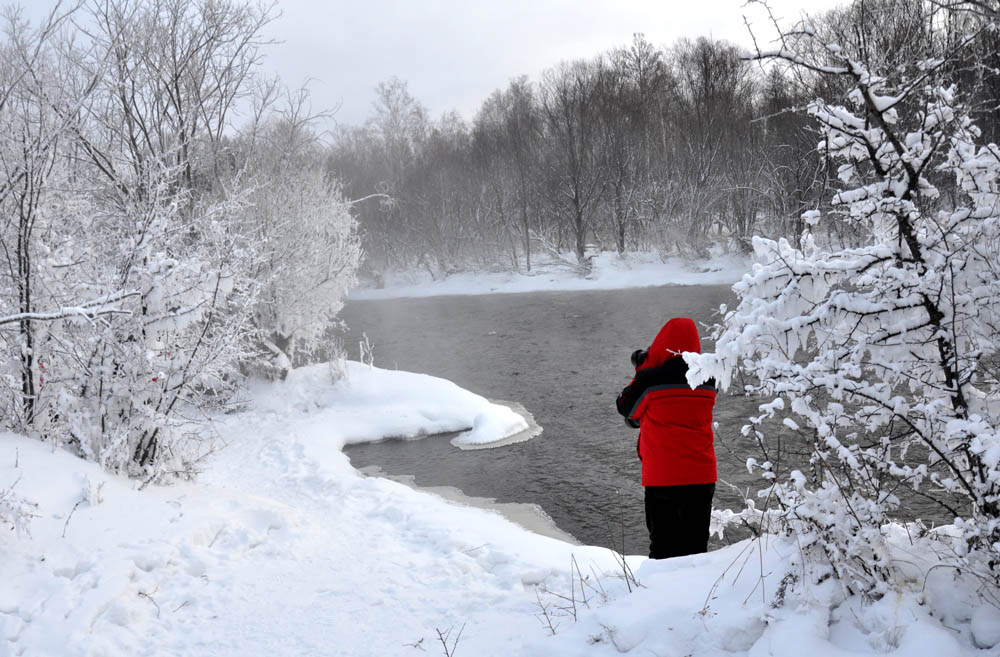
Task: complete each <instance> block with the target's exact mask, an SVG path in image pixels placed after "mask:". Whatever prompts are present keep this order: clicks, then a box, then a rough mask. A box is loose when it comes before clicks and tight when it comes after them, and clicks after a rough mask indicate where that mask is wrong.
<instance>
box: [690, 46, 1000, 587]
mask: <svg viewBox="0 0 1000 657" xmlns="http://www.w3.org/2000/svg"><path fill="white" fill-rule="evenodd" d="M973 38H975V35H974V34H973V35H972V36H969V37H966V38H965V40H964V41H963V42H962V43H959V44H958V48H960V47H961V46H963V45H965V44H967V43H969V42H970V40H971V39H973ZM756 56H757V57H758V58H775V59H778V60H783V61H786V62H790V63H791V64H792V65H794V66H798V67H802V68H804V69H807V70H808V71H812V72H814V73H815V74H818V75H823V76H835V77H837V78H840V79H841V80H846V81H848V82H849V83H850V87H851V89H850V92H849V94H848V95H847V98H846V100H847V102H846V104H845V105H836V104H831V103H828V102H824V101H822V100H816V101H814V102H812V103H811V104H810V105H809V107H808V112H809V114H810V115H811V116H812V117H813V118H814V119H815V120H816V122H817V123H818V125H819V129H820V133H821V142H820V144H819V147H820V150H821V151H822V152H823V153H824V154H825V156H826V157H828V158H831V160H833V161H834V162H837V163H839V177H840V179H841V181H843V183H844V187H843V189H841V190H840V191H838V192H836V194H835V195H834V197H833V199H832V200H833V208H834V210H833V212H831V213H829V214H827V215H821V214H820V213H819V212H816V211H813V212H807V213H806V214H805V215H804V217H803V218H804V220H805V222H806V224H807V225H808V227H807V228H806V230H805V232H804V234H803V236H802V240H801V248H795V247H793V246H792V245H791V244H790V243H788V242H787V241H785V240H778V241H773V240H769V239H764V238H760V237H758V238H755V239H754V241H753V248H754V252H755V255H756V260H757V263H756V264H755V265H754V268H753V271H752V273H750V274H748V275H746V276H745V277H744V278H743V280H742V281H741V282H739V283H738V284H737V285H736V286H735V290H736V292H737V294H738V295H739V298H740V301H739V305H738V306H737V307H736V308H735V309H734V310H729V311H728V312H726V313H725V318H724V321H723V323H722V325H721V326H720V327H719V328H718V330H717V334H716V338H717V346H716V353H714V354H708V355H704V356H701V357H691V359H690V362H691V364H692V370H691V372H692V379H696V378H704V377H707V376H714V377H715V378H716V379H717V380H718V381H719V383H720V384H721V385H722V386H723V387H730V386H731V384H732V382H733V379H734V374H735V373H737V372H738V371H740V370H742V371H743V372H745V373H749V374H751V375H752V377H751V378H752V381H751V383H749V384H747V385H746V388H747V391H749V392H750V393H752V394H757V395H761V396H764V397H765V398H768V399H769V400H771V401H769V402H768V403H766V404H764V405H762V406H761V414H760V415H759V416H758V417H755V418H752V419H751V421H750V424H748V425H747V426H746V427H744V433H745V435H747V437H748V438H750V439H751V440H752V441H754V443H755V444H757V445H759V446H760V449H761V451H762V453H763V459H762V460H761V461H760V462H758V460H757V459H751V460H750V462H748V467H750V468H755V467H756V468H760V469H761V470H762V472H763V474H764V476H765V478H766V481H767V483H768V485H767V487H766V489H765V490H763V491H761V492H760V495H761V498H762V499H763V500H765V501H766V505H767V509H766V514H767V515H768V517H769V518H770V519H771V520H772V521H777V522H779V523H780V525H781V526H782V527H784V528H786V529H790V530H791V531H794V532H795V533H796V534H798V537H799V543H800V544H801V545H802V547H803V549H804V550H805V551H806V552H808V553H809V554H811V555H813V556H814V557H818V558H821V559H822V560H824V561H828V562H829V563H830V564H831V565H832V567H833V569H834V572H835V574H836V575H837V576H838V577H839V578H840V579H841V581H842V582H844V584H845V585H846V586H848V587H849V588H850V589H851V590H854V591H861V592H864V593H866V594H869V595H874V596H878V595H880V594H882V593H884V592H885V591H886V590H888V588H889V587H890V586H891V582H892V580H893V576H894V570H895V566H894V564H893V562H892V560H891V558H890V552H889V550H888V548H887V543H886V538H885V536H884V535H883V533H884V531H885V529H884V525H886V523H887V522H888V521H889V520H890V519H891V518H893V517H894V513H895V512H896V511H897V510H898V509H899V507H900V505H901V504H903V503H905V500H906V499H907V498H916V497H919V498H920V499H922V500H924V501H925V502H927V503H928V504H929V505H930V507H932V508H934V509H936V510H937V513H938V514H939V517H940V516H942V515H943V516H944V517H947V518H949V519H954V524H955V527H956V528H957V529H958V530H959V532H960V533H959V538H960V540H959V541H958V543H948V545H947V547H945V546H943V545H942V553H945V552H947V553H948V554H949V558H950V559H952V560H953V562H954V563H956V564H958V565H961V564H963V563H965V564H967V563H968V562H969V559H970V558H971V557H970V555H979V557H985V558H981V559H977V563H980V564H988V566H981V567H984V568H988V569H992V571H991V572H990V573H989V575H990V577H992V578H993V579H994V580H996V579H997V578H998V577H1000V379H998V374H1000V372H998V370H997V368H996V366H995V363H996V357H997V353H998V347H1000V148H998V146H997V145H996V144H983V143H980V132H979V130H978V129H977V128H976V126H975V125H973V123H972V121H971V120H970V118H969V115H968V113H967V110H966V108H965V107H964V106H963V104H962V96H961V95H960V93H959V90H958V89H956V88H955V87H954V86H952V85H950V84H949V83H948V82H947V81H945V80H941V79H939V74H938V72H939V70H940V67H941V66H942V64H943V63H944V62H943V60H941V59H937V60H932V61H923V62H919V63H916V64H915V66H914V67H913V68H912V69H911V70H909V71H908V72H906V73H900V72H899V71H897V72H895V73H894V75H895V77H894V78H892V79H889V78H885V77H880V76H878V75H876V74H875V73H873V72H871V71H869V70H868V69H867V68H866V67H865V65H864V64H863V63H862V62H861V61H860V60H859V58H852V56H851V55H850V54H849V53H847V52H845V51H844V50H842V49H841V48H840V47H839V46H837V45H836V44H826V43H825V42H824V41H822V40H821V39H819V38H818V37H817V36H816V34H815V33H814V32H813V31H812V30H811V29H809V28H808V27H806V28H804V29H797V30H796V31H795V32H794V33H793V34H789V35H786V36H785V38H784V40H783V43H782V48H781V49H779V50H775V51H772V52H761V53H758V54H757V55H756ZM824 222H845V223H846V224H848V225H849V226H850V228H851V229H852V233H853V234H854V235H855V236H856V241H855V243H854V244H850V245H847V246H844V245H833V244H829V243H826V242H825V241H824V239H823V233H822V232H821V231H819V230H818V228H822V227H823V224H824ZM779 420H780V422H779ZM789 449H791V450H793V451H795V450H797V451H799V452H800V453H801V454H802V456H801V458H800V459H799V460H798V462H796V461H795V457H794V456H793V455H791V454H790V453H789V451H788V450H789ZM901 500H903V501H901ZM926 510H927V509H926V508H925V511H926ZM762 511H764V509H762ZM910 513H914V512H913V511H912V510H911V511H910Z"/></svg>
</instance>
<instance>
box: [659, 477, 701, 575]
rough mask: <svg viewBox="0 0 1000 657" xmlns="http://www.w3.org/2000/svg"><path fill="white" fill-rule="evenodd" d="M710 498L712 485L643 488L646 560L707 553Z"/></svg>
mask: <svg viewBox="0 0 1000 657" xmlns="http://www.w3.org/2000/svg"><path fill="white" fill-rule="evenodd" d="M713 495H715V484H689V485H686V486H646V528H647V529H649V558H650V559H666V558H668V557H682V556H684V555H686V554H700V553H702V552H707V551H708V526H709V520H710V519H711V516H712V496H713Z"/></svg>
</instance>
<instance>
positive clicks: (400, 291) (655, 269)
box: [349, 252, 750, 300]
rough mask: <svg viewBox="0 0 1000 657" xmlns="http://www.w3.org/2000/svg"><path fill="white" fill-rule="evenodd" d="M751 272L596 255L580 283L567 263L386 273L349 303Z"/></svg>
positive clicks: (729, 263)
mask: <svg viewBox="0 0 1000 657" xmlns="http://www.w3.org/2000/svg"><path fill="white" fill-rule="evenodd" d="M749 270H750V260H749V259H747V258H743V257H739V256H733V255H719V256H718V257H714V258H712V259H710V260H699V261H692V260H685V259H683V258H676V257H675V258H668V259H667V260H666V261H662V260H661V259H660V258H659V256H657V255H656V254H652V253H630V254H627V255H626V256H624V257H622V256H619V255H618V254H617V253H608V252H604V253H600V254H598V255H596V256H594V258H593V260H592V266H591V271H590V274H589V275H587V276H586V277H580V276H579V275H578V274H577V273H576V272H575V270H574V269H573V268H572V267H569V266H568V265H567V264H566V262H563V261H554V260H552V259H549V260H540V261H539V262H538V264H537V265H536V266H534V267H533V269H532V272H531V273H530V274H519V273H515V272H501V273H490V272H478V273H459V274H452V275H450V276H448V277H447V278H444V279H442V280H437V281H435V280H433V279H432V278H431V275H430V274H429V273H428V272H426V271H411V272H397V273H390V274H387V275H386V276H385V281H384V282H385V286H384V287H383V288H381V289H376V288H374V287H371V286H367V287H360V288H356V289H354V290H352V291H351V293H350V295H349V298H350V299H353V300H371V299H391V298H398V297H430V296H441V295H451V294H465V295H467V294H491V293H515V292H540V291H557V290H558V291H576V290H616V289H624V288H634V287H653V286H658V285H726V284H732V283H735V282H736V281H738V280H740V278H742V276H743V274H745V273H746V272H747V271H749Z"/></svg>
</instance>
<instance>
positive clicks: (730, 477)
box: [341, 286, 926, 554]
mask: <svg viewBox="0 0 1000 657" xmlns="http://www.w3.org/2000/svg"><path fill="white" fill-rule="evenodd" d="M734 300H735V299H734V296H733V293H732V292H731V291H730V289H729V287H728V286H676V287H674V286H671V287H657V288H640V289H630V290H613V291H588V292H533V293H525V294H493V295H481V296H447V297H431V298H424V299H392V300H383V301H351V302H349V303H348V304H347V305H346V307H345V308H344V310H343V311H342V312H341V317H342V318H343V319H344V321H345V322H346V324H347V326H348V327H349V329H348V330H347V332H346V335H345V337H344V342H345V347H346V349H347V353H348V355H349V357H351V358H357V357H358V340H359V339H360V338H361V336H362V333H364V334H365V335H367V337H368V339H369V340H370V341H371V343H372V344H373V345H374V355H375V365H377V366H379V367H383V368H389V369H393V368H398V369H401V370H408V371H411V372H422V373H426V374H431V375H434V376H439V377H443V378H445V379H449V380H451V381H454V382H455V383H457V384H458V385H460V386H462V387H463V388H466V389H468V390H471V391H473V392H475V393H478V394H480V395H483V396H485V397H488V398H490V399H500V400H511V401H516V402H519V403H520V404H523V405H524V407H525V408H526V409H527V410H528V411H529V412H530V413H531V414H532V415H533V416H534V418H535V420H536V421H537V422H538V424H540V425H541V426H542V428H543V433H542V434H541V435H540V436H538V437H536V438H533V439H532V440H529V441H527V442H524V443H519V444H514V445H508V446H505V447H499V448H495V449H483V450H471V451H469V450H460V449H458V448H456V447H453V446H452V445H451V444H450V443H449V442H448V438H449V437H445V436H432V437H429V438H426V439H422V440H415V441H400V440H392V441H385V442H381V443H374V444H367V445H355V446H350V447H347V448H346V449H345V450H344V451H345V453H346V454H347V455H348V456H349V457H350V459H351V462H352V463H353V464H354V465H355V467H358V468H371V467H372V466H377V467H378V468H379V469H381V470H382V471H384V472H385V473H387V474H388V475H395V476H399V475H406V476H410V477H412V478H413V480H414V482H415V483H416V485H418V486H421V487H437V486H450V487H455V488H458V489H460V490H461V491H462V492H463V493H465V494H466V495H470V496H476V497H481V498H493V499H495V500H497V501H498V502H501V503H529V504H537V505H539V506H540V507H541V508H542V509H543V510H544V512H545V513H546V514H548V516H550V517H551V518H552V519H553V520H554V521H555V523H556V524H557V525H558V527H559V528H560V529H561V530H563V531H566V532H569V533H570V534H572V535H573V536H574V537H576V538H577V539H578V540H580V541H581V542H583V543H586V544H591V545H605V546H608V547H611V546H614V547H615V548H616V549H618V550H621V549H622V546H623V545H624V549H625V551H626V552H628V553H631V554H644V553H645V552H646V551H647V549H648V535H647V533H646V527H645V519H644V514H643V503H642V486H641V485H640V468H639V461H638V459H637V458H636V455H635V441H636V435H637V430H635V429H630V428H628V427H627V426H626V425H625V423H624V422H623V420H622V418H621V416H619V415H618V413H617V411H616V410H615V398H616V397H617V395H618V393H619V392H620V391H621V389H622V388H623V387H624V386H625V385H627V384H628V382H629V380H630V379H631V376H632V373H633V369H632V367H631V365H630V363H629V355H630V354H631V353H632V351H633V350H635V349H639V348H645V347H648V346H649V343H650V342H651V341H652V339H653V337H654V336H655V335H656V333H657V331H659V329H660V327H661V326H662V325H663V323H664V322H665V321H666V320H667V319H669V318H671V317H676V316H682V317H691V318H693V319H694V320H695V322H696V323H698V325H699V327H702V326H704V325H708V324H712V323H714V322H715V321H716V320H717V319H718V315H717V309H718V308H719V305H720V304H722V303H726V304H730V305H731V304H732V303H733V302H734ZM703 333H707V331H703ZM712 346H713V345H712V342H711V340H709V339H707V338H706V337H704V336H703V339H702V349H703V350H704V351H709V350H711V349H712ZM758 403H759V402H758V401H757V400H753V399H749V398H746V397H742V396H731V395H727V394H725V393H720V394H719V397H718V399H717V401H716V407H715V420H716V422H718V428H717V430H716V435H715V448H716V455H717V458H718V470H719V479H720V481H719V484H718V486H717V489H716V494H715V506H716V508H731V509H734V510H739V509H741V508H743V506H744V504H743V501H742V500H743V497H742V493H740V492H738V490H737V489H739V490H741V491H744V492H745V491H746V490H747V489H748V488H750V489H751V490H756V489H757V488H760V487H761V486H760V485H761V480H760V478H759V475H758V474H753V475H751V474H749V473H748V472H747V469H746V459H747V457H748V456H759V455H758V454H757V453H756V451H755V449H754V446H753V445H752V444H749V443H748V441H747V439H746V438H744V437H743V436H741V434H740V428H741V427H742V426H743V424H745V420H746V418H747V417H748V416H749V415H750V414H752V413H754V411H755V410H756V407H757V404H758ZM734 487H735V488H734ZM924 517H926V516H924ZM737 537H742V536H741V534H740V533H739V532H737V533H735V534H732V535H731V536H729V537H727V538H728V539H729V540H732V539H734V538H737ZM727 542H728V541H727Z"/></svg>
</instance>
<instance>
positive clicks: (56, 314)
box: [0, 291, 140, 326]
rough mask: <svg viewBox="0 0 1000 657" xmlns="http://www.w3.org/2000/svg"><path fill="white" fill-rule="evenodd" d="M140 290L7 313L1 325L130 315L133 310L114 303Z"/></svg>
mask: <svg viewBox="0 0 1000 657" xmlns="http://www.w3.org/2000/svg"><path fill="white" fill-rule="evenodd" d="M139 294H140V293H139V292H135V291H131V292H125V291H122V292H115V293H114V294H107V295H104V296H102V297H98V298H97V299H92V300H90V301H88V302H87V303H84V304H81V305H79V306H63V307H62V308H60V309H59V310H53V311H49V312H34V313H17V314H15V315H7V316H5V317H0V326H3V325H5V324H16V323H18V322H24V321H30V322H54V321H56V320H60V319H67V318H69V317H82V318H84V319H88V320H93V319H96V318H97V317H100V316H101V315H130V314H132V311H130V310H125V309H124V308H121V307H119V306H114V305H112V304H115V303H118V302H120V301H124V300H125V299H128V298H130V297H136V296H139Z"/></svg>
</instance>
